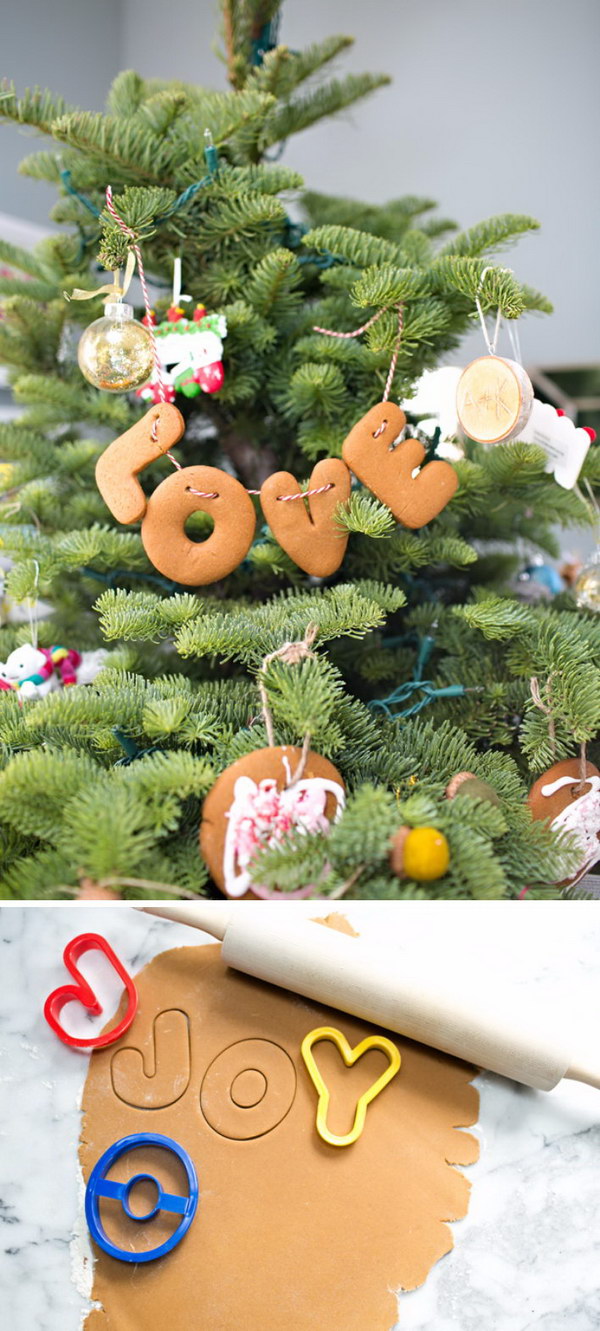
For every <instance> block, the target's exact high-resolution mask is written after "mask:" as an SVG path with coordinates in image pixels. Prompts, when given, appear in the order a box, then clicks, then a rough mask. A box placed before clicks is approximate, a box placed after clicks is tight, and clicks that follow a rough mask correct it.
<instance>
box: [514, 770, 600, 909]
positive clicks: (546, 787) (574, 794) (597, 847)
mask: <svg viewBox="0 0 600 1331" xmlns="http://www.w3.org/2000/svg"><path fill="white" fill-rule="evenodd" d="M527 803H528V805H529V807H530V809H531V812H532V815H533V817H534V818H549V819H550V820H551V825H552V827H553V828H554V829H555V830H556V831H558V830H559V829H560V830H562V831H569V832H572V833H574V834H575V836H576V838H577V840H578V843H579V846H580V848H581V861H580V865H579V868H578V869H577V871H576V873H575V874H574V875H573V877H572V878H569V879H567V880H566V882H565V886H567V885H569V886H572V885H573V884H574V883H578V882H579V880H580V878H583V877H584V875H585V874H586V873H587V871H588V869H592V868H593V866H594V864H596V862H597V860H599V859H600V772H599V771H598V768H597V767H594V765H593V763H586V764H585V780H584V781H583V782H582V779H581V763H580V761H579V759H578V758H568V759H567V760H566V761H565V762H562V763H555V764H554V766H553V767H549V768H548V771H547V772H544V773H543V775H542V776H540V777H538V779H537V781H536V782H535V784H534V785H533V786H532V787H531V790H530V792H529V795H528V797H527Z"/></svg>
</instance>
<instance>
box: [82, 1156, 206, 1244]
mask: <svg viewBox="0 0 600 1331" xmlns="http://www.w3.org/2000/svg"><path fill="white" fill-rule="evenodd" d="M138 1146H160V1147H162V1148H163V1149H164V1150H165V1151H171V1152H172V1154H173V1155H176V1156H177V1159H178V1160H180V1161H181V1163H182V1165H183V1167H184V1169H185V1172H186V1174H187V1180H188V1183H189V1188H190V1192H189V1196H188V1197H179V1196H178V1195H177V1194H175V1193H170V1192H164V1191H163V1189H162V1187H161V1185H160V1183H159V1182H158V1179H157V1178H155V1177H154V1175H153V1174H147V1173H143V1174H135V1175H134V1177H133V1178H130V1179H129V1180H128V1182H127V1183H116V1182H114V1181H113V1180H112V1179H107V1178H105V1174H106V1172H107V1170H109V1169H110V1167H111V1165H114V1163H115V1161H116V1160H120V1158H121V1156H122V1155H125V1154H126V1152H127V1151H133V1150H135V1149H136V1147H138ZM142 1181H149V1182H150V1183H153V1184H154V1186H155V1187H156V1188H157V1190H158V1196H157V1199H156V1202H155V1203H154V1206H153V1207H152V1209H151V1210H150V1211H148V1212H147V1214H146V1215H143V1216H139V1215H135V1213H134V1212H133V1211H132V1210H131V1207H130V1205H129V1195H130V1193H131V1190H132V1188H133V1187H134V1184H136V1183H140V1182H142ZM101 1197H110V1198H114V1199H115V1201H118V1202H120V1203H121V1206H122V1207H123V1210H124V1212H125V1215H127V1216H129V1219H130V1220H137V1221H138V1222H139V1223H140V1224H145V1223H146V1222H147V1221H148V1220H153V1219H154V1216H155V1215H158V1212H159V1211H170V1212H172V1213H173V1214H174V1215H180V1216H181V1224H179V1225H178V1226H177V1229H176V1230H175V1231H174V1233H173V1234H171V1236H170V1238H168V1239H165V1242H164V1243H161V1244H160V1246H159V1247H158V1248H152V1249H151V1250H150V1251H149V1252H126V1251H125V1249H123V1248H119V1247H117V1245H116V1243H113V1242H112V1241H111V1239H109V1237H108V1234H107V1233H106V1231H105V1229H104V1227H103V1225H102V1221H101V1219H100V1206H99V1199H100V1198H101ZM197 1207H198V1177H197V1174H196V1170H195V1168H194V1165H193V1161H192V1160H191V1159H190V1156H189V1155H188V1153H187V1151H184V1149H183V1146H179V1145H178V1143H177V1142H175V1141H173V1139H172V1138H171V1137H162V1136H161V1135H160V1134H159V1133H157V1132H136V1133H134V1134H133V1136H131V1137H121V1139H120V1141H118V1142H113V1144H112V1146H109V1148H108V1150H107V1151H105V1152H104V1155H101V1156H100V1159H99V1160H98V1161H97V1162H96V1164H95V1165H94V1168H93V1170H92V1172H91V1174H90V1179H89V1183H88V1185H87V1189H86V1194H85V1218H86V1220H87V1223H88V1227H89V1230H90V1233H91V1235H92V1238H93V1239H94V1242H95V1243H97V1244H98V1247H99V1248H102V1249H103V1250H104V1252H107V1253H108V1254H109V1256H110V1257H116V1258H117V1260H118V1261H119V1262H153V1261H155V1259H156V1258H157V1257H164V1256H165V1255H166V1253H168V1252H170V1251H171V1249H172V1248H175V1247H176V1245H177V1244H178V1243H180V1242H181V1239H182V1238H183V1236H184V1234H185V1233H186V1231H187V1230H188V1229H189V1227H190V1225H191V1223H192V1220H193V1219H194V1216H195V1214H196V1210H197Z"/></svg>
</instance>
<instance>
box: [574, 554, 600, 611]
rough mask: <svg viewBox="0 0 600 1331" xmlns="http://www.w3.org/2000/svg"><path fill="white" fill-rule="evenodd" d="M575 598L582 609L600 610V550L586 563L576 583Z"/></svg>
mask: <svg viewBox="0 0 600 1331" xmlns="http://www.w3.org/2000/svg"><path fill="white" fill-rule="evenodd" d="M575 600H576V601H577V604H578V606H579V608H580V610H595V611H596V614H598V613H599V612H600V550H597V551H596V554H595V555H592V558H591V559H590V560H588V562H587V564H584V566H583V568H582V570H581V573H580V574H579V577H578V578H577V581H576V583H575Z"/></svg>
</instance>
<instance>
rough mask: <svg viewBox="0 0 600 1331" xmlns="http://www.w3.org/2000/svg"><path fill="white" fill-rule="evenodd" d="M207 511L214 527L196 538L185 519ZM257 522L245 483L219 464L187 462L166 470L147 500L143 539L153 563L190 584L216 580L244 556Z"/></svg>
mask: <svg viewBox="0 0 600 1331" xmlns="http://www.w3.org/2000/svg"><path fill="white" fill-rule="evenodd" d="M198 512H203V513H208V514H209V515H210V517H211V518H213V519H214V524H215V525H214V529H213V531H212V532H211V534H210V536H208V537H207V539H206V540H205V541H201V542H198V541H192V540H190V538H189V536H186V533H185V524H186V521H187V519H188V518H189V517H191V515H192V513H198ZM255 528H256V515H255V512H254V505H253V503H252V500H251V499H250V496H249V495H248V494H247V492H246V490H245V489H244V487H243V485H240V482H239V481H236V480H235V478H234V477H233V476H228V475H227V472H224V471H220V470H219V468H218V467H184V468H183V469H182V470H181V471H176V472H174V473H173V475H172V476H167V478H166V480H164V481H162V482H161V484H160V485H159V486H158V488H157V489H156V490H155V491H154V494H153V495H151V497H150V499H149V500H148V506H147V509H146V513H145V515H144V518H143V521H142V543H143V546H144V550H145V551H146V554H147V556H148V559H149V560H150V561H151V563H153V564H154V567H155V568H157V569H159V571H160V572H161V573H163V574H164V576H165V577H166V578H172V579H173V581H174V582H181V583H183V584H184V585H185V586H186V587H203V586H205V585H206V584H207V583H210V582H218V581H219V579H220V578H225V577H227V575H228V574H229V573H233V570H234V569H236V568H237V567H238V564H241V562H242V560H243V559H245V558H246V555H247V554H248V551H249V549H250V546H251V545H252V541H253V540H254V531H255Z"/></svg>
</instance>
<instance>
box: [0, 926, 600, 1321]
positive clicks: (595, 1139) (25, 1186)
mask: <svg viewBox="0 0 600 1331" xmlns="http://www.w3.org/2000/svg"><path fill="white" fill-rule="evenodd" d="M255 909H256V910H264V909H268V907H267V906H262V905H261V906H256V907H255ZM275 909H278V910H285V911H287V912H288V913H289V912H293V911H296V912H297V914H298V915H300V914H302V915H307V914H313V915H314V913H315V909H316V908H315V904H314V902H313V903H310V902H308V903H300V902H299V903H287V904H286V905H285V906H279V905H277V906H276V907H275ZM594 912H595V905H594V903H589V904H588V903H563V902H553V903H547V904H544V903H541V902H531V903H527V902H523V903H501V902H489V903H483V902H481V903H479V902H478V903H472V902H440V901H437V902H431V903H429V902H403V903H402V904H401V905H399V904H398V903H385V902H362V903H353V904H349V905H348V906H347V908H346V913H347V915H348V917H349V918H350V919H351V920H352V922H353V923H354V925H355V927H356V928H357V929H359V930H360V931H361V932H362V933H363V934H364V935H369V936H370V937H371V938H373V939H375V938H376V937H379V938H381V939H385V940H386V941H387V942H388V944H389V943H393V944H394V945H395V946H396V947H397V949H398V963H399V965H401V959H402V952H403V949H406V951H407V953H409V954H410V955H411V956H413V957H414V955H415V952H417V953H418V952H419V951H422V954H423V957H424V958H427V965H429V966H430V967H431V969H432V972H433V973H435V969H436V966H437V965H438V959H439V958H441V957H442V956H447V955H448V952H449V951H450V949H452V951H453V952H455V954H456V960H457V967H459V968H460V967H466V966H475V967H480V968H481V970H482V973H485V971H486V970H487V969H488V968H489V967H490V966H500V967H501V968H505V969H506V971H507V973H509V974H510V975H511V976H512V980H513V982H514V983H515V984H516V985H518V986H519V988H520V989H521V991H522V995H523V1003H524V1004H526V1002H527V996H528V992H530V989H531V988H532V987H533V988H535V989H536V990H537V991H538V993H539V994H542V995H546V996H547V1000H548V1013H549V1021H551V1020H552V1016H551V1013H552V1007H553V1005H554V1004H555V1003H558V1004H559V1005H560V1006H561V1008H562V1009H563V1010H564V1011H566V1012H570V1013H571V1014H572V1022H573V1029H574V1031H577V1032H578V1038H579V1039H580V1040H581V1045H582V1052H585V1051H586V1050H587V1049H588V1048H591V1047H592V1045H593V1043H594V1042H595V1046H596V1049H597V1046H598V1040H597V1012H598V989H599V980H600V965H599V962H598V957H599V955H600V952H599V944H600V914H598V913H594ZM85 931H95V932H100V933H104V934H105V936H106V937H107V938H108V940H109V942H110V943H111V944H112V945H113V947H114V948H115V950H116V951H117V952H118V954H119V955H120V957H121V958H122V960H123V961H124V962H125V964H126V965H127V966H128V967H129V968H130V969H131V970H132V971H136V970H139V969H140V967H141V966H143V965H144V964H145V963H146V962H147V961H148V960H149V959H150V958H151V957H152V956H154V955H155V954H156V953H158V952H159V951H162V950H163V949H164V948H167V947H173V946H179V945H182V944H183V945H185V944H192V945H193V944H194V943H199V942H202V941H206V940H205V936H204V935H202V934H200V933H198V932H197V931H191V930H189V929H186V928H184V927H183V926H179V925H173V924H169V923H167V922H163V921H160V920H157V919H153V918H151V917H148V916H143V915H140V914H136V913H134V912H133V911H131V910H128V909H127V908H123V907H116V908H115V907H110V906H109V907H76V908H74V907H72V906H65V907H63V906H58V905H55V906H50V907H43V906H31V907H22V906H14V907H13V906H4V907H3V908H2V910H1V911H0V973H1V977H2V987H1V990H0V1004H1V1016H0V1099H1V1107H2V1120H1V1121H2V1126H1V1128H0V1133H1V1135H0V1198H1V1199H2V1200H1V1203H0V1227H1V1232H2V1237H3V1243H2V1245H1V1249H0V1290H1V1291H2V1302H3V1311H4V1313H5V1319H4V1320H3V1325H5V1326H6V1327H7V1328H10V1331H33V1329H34V1328H35V1331H78V1329H79V1326H80V1319H81V1317H82V1315H83V1313H84V1312H85V1310H86V1303H85V1300H84V1298H83V1297H82V1295H81V1294H80V1293H79V1292H78V1290H77V1289H76V1287H75V1285H74V1284H73V1283H72V1276H71V1254H70V1245H71V1244H72V1241H73V1238H74V1235H75V1234H76V1231H77V1227H78V1180H77V1164H76V1149H77V1138H78V1130H79V1111H78V1102H79V1097H80V1094H81V1089H82V1086H83V1082H84V1079H85V1071H86V1065H87V1058H86V1056H85V1055H79V1054H76V1053H74V1052H73V1051H71V1050H69V1049H68V1048H66V1047H65V1046H63V1045H61V1044H60V1043H59V1041H58V1040H56V1039H55V1037H54V1036H53V1035H52V1034H51V1032H50V1031H49V1029H48V1028H47V1027H46V1025H45V1022H44V1019H43V1017H42V1013H41V1009H42V1005H43V1002H44V999H45V997H46V996H47V994H48V993H49V992H50V991H51V990H52V989H53V988H55V987H56V986H57V985H59V984H62V983H64V982H65V980H66V978H67V977H66V975H65V973H64V971H63V968H62V964H61V954H62V949H63V948H64V945H65V943H66V942H67V941H68V940H69V939H70V938H72V937H73V936H74V935H75V934H77V933H83V932H85ZM95 973H96V972H95ZM105 993H106V986H105V984H103V987H102V996H103V995H104V994H105ZM113 998H114V994H113ZM107 1011H108V999H107ZM594 1026H595V1031H594ZM478 1084H479V1086H480V1089H481V1113H480V1122H479V1129H478V1132H479V1135H480V1137H481V1141H482V1154H481V1160H480V1161H479V1163H478V1164H477V1165H476V1166H474V1167H473V1168H471V1169H469V1170H467V1171H465V1172H466V1174H467V1176H468V1177H469V1178H470V1179H471V1181H472V1184H473V1192H472V1200H471V1208H470V1212H469V1215H468V1217H467V1219H466V1220H464V1221H461V1222H460V1223H458V1224H456V1225H454V1226H453V1232H454V1238H455V1244H456V1247H455V1249H454V1252H453V1253H451V1254H450V1255H449V1256H448V1257H446V1258H445V1259H444V1260H443V1261H442V1262H440V1263H439V1264H438V1266H437V1267H436V1268H435V1269H434V1270H433V1272H432V1273H431V1275H430V1277H429V1279H428V1280H427V1282H426V1285H425V1286H424V1287H423V1288H422V1289H420V1290H417V1291H416V1292H415V1293H413V1294H410V1295H403V1296H402V1297H401V1302H400V1312H401V1321H400V1323H399V1327H398V1331H482V1328H485V1331H492V1329H493V1331H534V1329H536V1331H593V1329H594V1328H596V1327H597V1326H598V1324H599V1322H600V1294H599V1293H598V1281H597V1271H598V1259H599V1256H600V1238H599V1235H598V1223H597V1201H598V1192H599V1183H600V1164H599V1146H600V1093H598V1092H597V1091H593V1090H592V1089H591V1088H589V1087H586V1086H580V1085H579V1084H576V1083H569V1082H565V1083H563V1084H562V1085H561V1086H560V1087H558V1088H557V1089H556V1090H555V1091H553V1092H552V1093H551V1094H549V1095H544V1094H543V1093H541V1092H540V1093H538V1092H534V1091H528V1090H525V1089H523V1088H520V1087H517V1086H516V1085H515V1084H514V1083H509V1082H505V1081H502V1080H501V1079H500V1078H497V1077H493V1076H491V1075H489V1074H486V1075H483V1076H481V1077H480V1078H479V1079H478ZM74 1252H75V1256H77V1254H78V1253H79V1245H76V1246H75V1249H74ZM79 1281H80V1283H81V1267H80V1269H79ZM147 1331H165V1328H163V1327H148V1328H147ZM203 1331H204V1329H203ZM206 1331H210V1329H209V1328H207V1329H206ZM232 1331H233V1329H232ZM236 1331H237V1329H236ZM240 1331H242V1329H240ZM243 1331H255V1329H254V1328H248V1329H246V1328H243ZM289 1331H293V1328H290V1329H289ZM365 1331H369V1328H368V1327H365ZM390 1331H391V1329H390Z"/></svg>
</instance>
